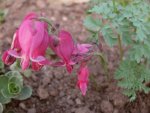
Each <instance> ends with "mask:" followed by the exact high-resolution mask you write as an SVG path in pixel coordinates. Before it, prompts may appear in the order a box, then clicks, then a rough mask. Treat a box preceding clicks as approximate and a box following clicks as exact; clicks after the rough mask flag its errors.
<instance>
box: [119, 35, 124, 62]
mask: <svg viewBox="0 0 150 113" xmlns="http://www.w3.org/2000/svg"><path fill="white" fill-rule="evenodd" d="M118 45H119V51H120V60H123V55H124V52H123V47H122V41H121V37H120V35H118Z"/></svg>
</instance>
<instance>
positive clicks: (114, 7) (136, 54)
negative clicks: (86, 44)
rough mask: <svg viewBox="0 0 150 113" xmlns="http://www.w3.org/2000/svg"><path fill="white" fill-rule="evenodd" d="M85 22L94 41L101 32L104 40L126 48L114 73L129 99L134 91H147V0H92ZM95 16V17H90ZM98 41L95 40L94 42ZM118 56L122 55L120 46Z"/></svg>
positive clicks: (149, 33) (149, 73)
mask: <svg viewBox="0 0 150 113" xmlns="http://www.w3.org/2000/svg"><path fill="white" fill-rule="evenodd" d="M92 1H93V6H92V7H91V8H90V9H89V10H88V13H89V14H90V15H88V17H87V18H86V19H85V21H84V25H85V27H86V28H87V29H88V30H89V31H90V32H91V34H92V36H93V37H92V38H93V40H96V41H97V40H98V39H99V36H98V34H101V35H102V36H103V38H104V40H105V43H106V44H108V45H109V46H110V47H112V46H114V45H117V44H118V45H119V46H118V47H119V48H121V46H126V47H128V48H129V49H128V51H127V53H126V55H125V56H124V61H123V60H122V61H121V64H120V66H119V69H117V72H116V79H118V80H120V81H119V86H120V87H122V88H124V94H125V95H127V96H129V97H130V99H131V100H134V99H135V98H136V92H137V91H144V92H145V93H147V92H149V90H150V89H149V87H146V86H145V85H144V84H145V83H146V82H149V81H150V71H149V69H148V68H146V67H149V66H150V62H149V59H150V3H149V2H148V1H147V0H91V2H92ZM93 15H94V16H93ZM97 42H98V41H97ZM120 56H123V55H122V52H121V49H120Z"/></svg>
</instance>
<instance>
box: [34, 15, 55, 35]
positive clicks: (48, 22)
mask: <svg viewBox="0 0 150 113" xmlns="http://www.w3.org/2000/svg"><path fill="white" fill-rule="evenodd" d="M37 19H38V20H40V21H44V22H46V23H47V24H48V33H49V34H51V33H52V32H54V33H55V32H56V34H57V28H56V27H55V26H53V25H52V23H51V22H50V21H49V20H48V19H47V18H45V17H39V18H37ZM52 29H53V30H54V31H53V30H52Z"/></svg>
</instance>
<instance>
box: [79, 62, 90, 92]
mask: <svg viewBox="0 0 150 113" xmlns="http://www.w3.org/2000/svg"><path fill="white" fill-rule="evenodd" d="M88 77H89V70H88V68H87V66H86V65H85V64H84V63H82V64H81V66H80V70H79V73H78V86H79V88H80V90H81V92H82V94H83V95H85V94H86V91H87V84H88Z"/></svg>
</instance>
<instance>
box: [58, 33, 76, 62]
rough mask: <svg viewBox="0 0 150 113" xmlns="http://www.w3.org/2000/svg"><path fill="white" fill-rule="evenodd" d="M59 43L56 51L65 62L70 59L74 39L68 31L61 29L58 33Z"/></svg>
mask: <svg viewBox="0 0 150 113" xmlns="http://www.w3.org/2000/svg"><path fill="white" fill-rule="evenodd" d="M59 38H60V43H59V47H58V51H59V52H60V54H61V56H60V57H61V58H63V59H64V60H65V61H66V62H68V61H70V57H71V55H72V53H73V50H74V41H73V39H72V36H71V34H70V33H69V32H66V31H61V32H60V33H59Z"/></svg>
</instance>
